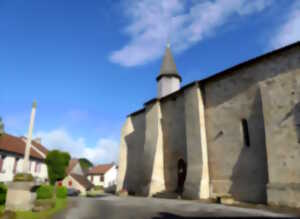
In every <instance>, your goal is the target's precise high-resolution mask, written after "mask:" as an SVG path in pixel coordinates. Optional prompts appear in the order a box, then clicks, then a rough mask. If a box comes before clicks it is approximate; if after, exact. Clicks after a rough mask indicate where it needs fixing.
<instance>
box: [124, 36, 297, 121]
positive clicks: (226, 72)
mask: <svg viewBox="0 0 300 219" xmlns="http://www.w3.org/2000/svg"><path fill="white" fill-rule="evenodd" d="M292 48H300V41H297V42H295V43H292V44H289V45H287V46H284V47H281V48H279V49H276V50H273V51H270V52H268V53H265V54H262V55H260V56H257V57H254V58H252V59H250V60H247V61H245V62H242V63H240V64H237V65H235V66H232V67H230V68H228V69H225V70H223V71H220V72H218V73H216V74H213V75H211V76H208V77H206V78H203V79H201V80H198V81H193V82H191V83H189V84H186V85H184V86H183V87H181V88H180V90H178V91H176V92H173V93H171V94H169V95H167V96H164V97H163V98H152V99H150V100H149V101H147V102H146V103H145V104H144V107H143V108H142V109H139V110H138V111H135V112H133V113H131V114H129V115H127V117H130V116H135V115H137V114H140V113H143V112H144V111H145V105H148V104H151V103H153V102H155V101H160V100H163V99H167V98H170V97H173V96H175V95H178V94H179V93H181V92H182V91H183V90H185V89H186V88H187V87H190V86H192V85H194V84H203V83H206V82H208V81H214V80H217V79H220V78H223V77H226V76H228V75H233V74H235V73H236V72H237V70H238V69H241V68H244V67H245V66H249V65H253V64H255V63H257V62H260V61H262V60H264V59H266V58H269V57H272V56H273V55H278V54H280V53H283V52H285V51H288V50H290V49H292Z"/></svg>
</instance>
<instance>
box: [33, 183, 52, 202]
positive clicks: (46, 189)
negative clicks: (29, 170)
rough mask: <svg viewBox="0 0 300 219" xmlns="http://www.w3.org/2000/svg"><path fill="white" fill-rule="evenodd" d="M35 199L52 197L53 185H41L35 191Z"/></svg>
mask: <svg viewBox="0 0 300 219" xmlns="http://www.w3.org/2000/svg"><path fill="white" fill-rule="evenodd" d="M36 196H37V197H36V198H37V199H50V198H52V197H53V186H48V185H41V186H40V187H39V188H38V189H37V191H36Z"/></svg>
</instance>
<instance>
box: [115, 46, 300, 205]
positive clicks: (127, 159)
mask: <svg viewBox="0 0 300 219" xmlns="http://www.w3.org/2000/svg"><path fill="white" fill-rule="evenodd" d="M156 80H157V92H158V93H157V97H156V98H154V99H152V100H149V101H147V102H146V103H145V104H144V107H143V108H142V109H140V110H139V111H136V112H134V113H131V114H130V115H128V116H127V119H126V121H125V124H124V126H123V128H122V132H121V142H120V159H119V171H118V180H117V190H118V191H121V190H127V191H128V193H129V194H132V195H133V194H134V195H139V196H157V195H158V194H163V193H177V194H180V195H182V197H184V198H187V199H222V198H224V197H230V198H232V199H234V200H236V201H240V202H250V203H268V204H270V205H282V206H290V207H300V164H299V161H300V42H297V43H294V44H291V45H289V46H286V47H283V48H280V49H278V50H275V51H272V52H269V53H267V54H264V55H262V56H259V57H256V58H254V59H251V60H249V61H246V62H243V63H241V64H238V65H236V66H234V67H231V68H229V69H226V70H224V71H222V72H219V73H217V74H215V75H213V76H210V77H208V78H205V79H202V80H200V81H194V82H192V83H190V84H187V85H185V86H183V87H181V85H180V84H181V76H180V74H179V72H178V70H177V67H176V65H175V62H174V59H173V57H172V53H171V49H170V47H167V48H166V51H165V55H164V58H163V62H162V65H161V69H160V72H159V74H158V76H157V78H156Z"/></svg>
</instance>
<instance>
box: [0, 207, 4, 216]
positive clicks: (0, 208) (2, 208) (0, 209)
mask: <svg viewBox="0 0 300 219" xmlns="http://www.w3.org/2000/svg"><path fill="white" fill-rule="evenodd" d="M4 208H5V205H0V215H2V213H3V212H4Z"/></svg>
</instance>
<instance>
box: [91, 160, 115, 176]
mask: <svg viewBox="0 0 300 219" xmlns="http://www.w3.org/2000/svg"><path fill="white" fill-rule="evenodd" d="M114 165H115V164H114V163H110V164H100V165H97V166H94V167H91V168H90V169H89V172H88V174H89V175H92V174H104V173H106V172H107V171H108V170H109V169H110V168H112V167H113V166H114Z"/></svg>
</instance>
